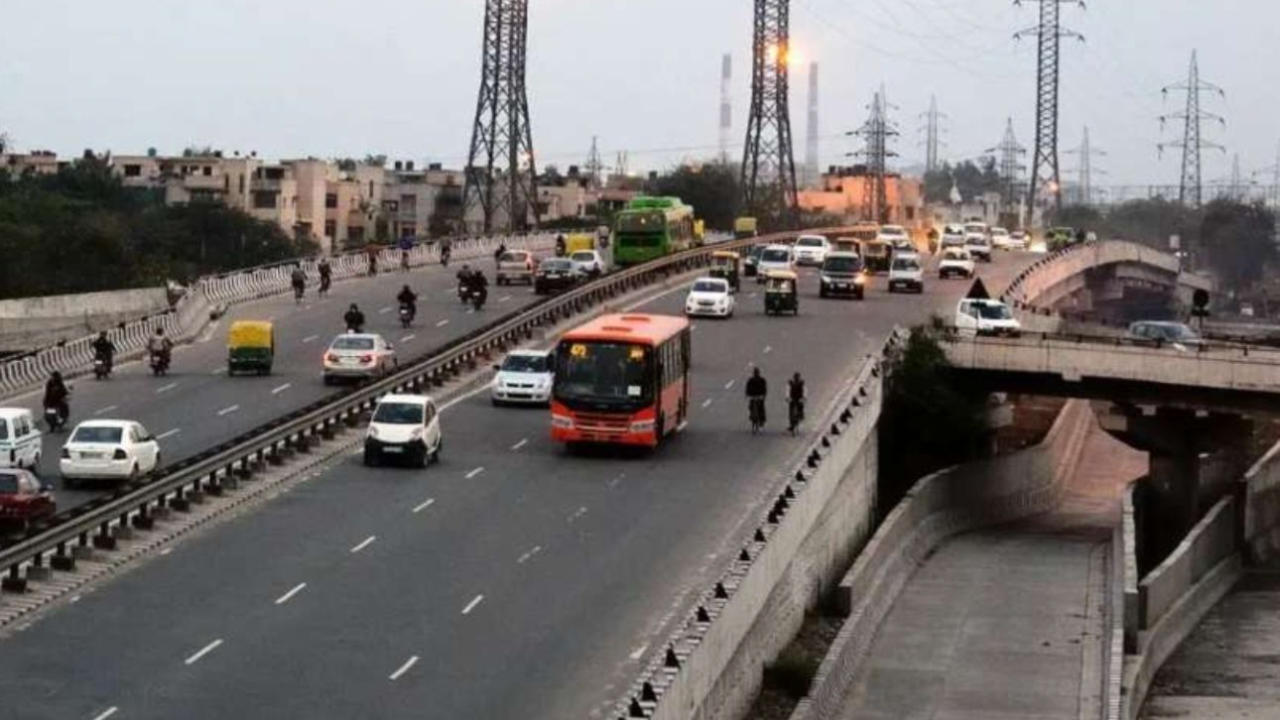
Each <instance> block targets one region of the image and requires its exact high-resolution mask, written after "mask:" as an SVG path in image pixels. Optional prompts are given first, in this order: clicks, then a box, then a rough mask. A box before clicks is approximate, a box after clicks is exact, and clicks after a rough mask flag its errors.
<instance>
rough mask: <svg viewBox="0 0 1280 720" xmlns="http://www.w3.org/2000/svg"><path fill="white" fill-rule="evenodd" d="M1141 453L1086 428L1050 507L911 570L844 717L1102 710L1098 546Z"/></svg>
mask: <svg viewBox="0 0 1280 720" xmlns="http://www.w3.org/2000/svg"><path fill="white" fill-rule="evenodd" d="M1145 471H1146V456H1145V455H1144V454H1142V453H1139V452H1136V451H1134V450H1132V449H1130V448H1129V447H1127V446H1125V445H1123V444H1121V443H1120V442H1118V441H1116V440H1114V439H1112V438H1111V437H1110V436H1109V435H1107V434H1106V433H1104V432H1102V431H1101V430H1096V429H1095V430H1094V432H1093V433H1092V434H1091V435H1090V436H1089V437H1088V438H1087V439H1086V441H1085V447H1084V451H1083V455H1082V458H1081V461H1080V464H1079V467H1078V468H1077V469H1076V474H1075V476H1074V477H1073V478H1072V480H1071V481H1070V486H1069V489H1068V497H1067V500H1066V501H1065V502H1064V503H1063V505H1062V507H1060V508H1059V509H1058V510H1057V511H1055V512H1053V513H1050V514H1048V515H1043V516H1040V517H1037V518H1032V519H1029V520H1026V521H1022V522H1019V523H1016V524H1013V525H1007V526H1003V527H998V528H991V529H988V530H984V531H980V532H976V533H970V534H966V535H961V536H959V537H956V538H953V539H952V540H951V541H950V542H948V543H946V544H945V545H943V546H942V547H941V548H939V549H938V551H937V552H936V553H935V554H934V555H933V556H932V557H930V558H929V559H928V560H926V561H925V563H924V564H923V565H922V566H921V567H920V568H919V569H918V570H917V571H916V573H915V575H914V576H912V578H911V580H910V581H908V583H907V586H906V587H905V588H904V589H903V592H902V595H901V596H900V597H899V599H898V601H897V603H896V605H895V606H894V608H893V609H892V610H891V611H890V613H889V615H888V617H887V618H886V619H885V622H884V624H883V625H882V626H881V627H880V630H879V632H878V633H877V635H876V638H875V641H874V644H873V646H872V651H871V659H870V660H869V661H868V662H867V663H866V665H865V666H864V667H863V668H862V669H861V670H860V671H859V677H858V678H856V679H855V681H854V688H853V690H852V691H851V693H850V695H849V697H848V698H847V700H846V708H847V710H846V712H845V713H844V715H843V717H844V718H849V719H853V718H858V719H860V720H881V719H884V720H888V719H889V718H933V719H935V720H979V719H984V720H1000V719H1001V718H1021V719H1024V720H1038V719H1048V718H1053V719H1055V720H1056V719H1059V718H1061V719H1062V720H1066V719H1068V718H1070V720H1081V718H1097V717H1101V711H1102V709H1101V697H1100V696H1101V683H1102V673H1103V668H1102V644H1101V642H1102V634H1103V615H1102V612H1103V604H1104V603H1105V601H1106V582H1107V578H1106V551H1107V545H1108V543H1109V541H1110V537H1111V528H1112V525H1113V524H1114V523H1115V522H1118V521H1119V494H1120V490H1121V489H1122V488H1123V487H1124V484H1125V483H1127V482H1128V481H1130V480H1132V479H1133V478H1136V477H1138V476H1140V475H1142V474H1143V473H1145Z"/></svg>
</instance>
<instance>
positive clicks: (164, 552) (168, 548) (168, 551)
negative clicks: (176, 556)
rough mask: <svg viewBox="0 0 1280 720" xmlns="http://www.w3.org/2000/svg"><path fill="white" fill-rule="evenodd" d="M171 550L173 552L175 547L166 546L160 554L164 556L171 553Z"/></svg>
mask: <svg viewBox="0 0 1280 720" xmlns="http://www.w3.org/2000/svg"><path fill="white" fill-rule="evenodd" d="M171 552H173V548H171V547H167V548H165V549H163V550H161V551H160V555H162V556H164V555H168V554H169V553H171Z"/></svg>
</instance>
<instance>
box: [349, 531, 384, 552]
mask: <svg viewBox="0 0 1280 720" xmlns="http://www.w3.org/2000/svg"><path fill="white" fill-rule="evenodd" d="M377 539H378V536H377V535H370V536H369V537H367V538H365V539H364V540H361V541H360V544H359V545H356V546H355V547H353V548H351V554H352V555H354V554H356V553H358V552H360V551H361V550H363V549H365V548H367V547H369V546H370V545H372V544H373V541H374V540H377Z"/></svg>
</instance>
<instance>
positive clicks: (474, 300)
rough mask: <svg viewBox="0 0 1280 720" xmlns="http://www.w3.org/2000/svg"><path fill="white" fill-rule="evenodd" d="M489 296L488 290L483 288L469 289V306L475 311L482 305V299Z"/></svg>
mask: <svg viewBox="0 0 1280 720" xmlns="http://www.w3.org/2000/svg"><path fill="white" fill-rule="evenodd" d="M488 297H489V291H488V290H485V289H484V288H478V289H476V290H472V291H471V306H472V307H474V308H475V309H476V310H477V311H479V310H480V309H481V308H483V307H484V301H485V300H486V299H487V298H488Z"/></svg>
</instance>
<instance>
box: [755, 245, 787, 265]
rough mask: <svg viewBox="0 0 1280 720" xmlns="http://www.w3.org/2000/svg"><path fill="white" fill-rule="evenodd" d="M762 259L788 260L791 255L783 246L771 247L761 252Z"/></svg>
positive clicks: (767, 260) (769, 260)
mask: <svg viewBox="0 0 1280 720" xmlns="http://www.w3.org/2000/svg"><path fill="white" fill-rule="evenodd" d="M760 259H761V260H763V261H765V262H787V261H788V260H790V259H791V255H790V253H788V252H787V251H786V250H783V249H782V248H769V249H767V250H765V251H764V252H762V253H760Z"/></svg>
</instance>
